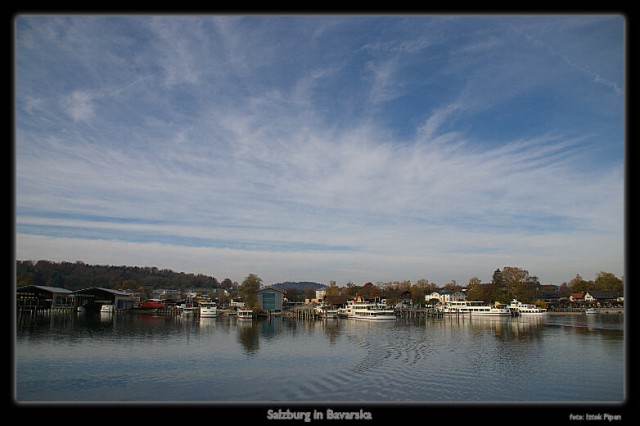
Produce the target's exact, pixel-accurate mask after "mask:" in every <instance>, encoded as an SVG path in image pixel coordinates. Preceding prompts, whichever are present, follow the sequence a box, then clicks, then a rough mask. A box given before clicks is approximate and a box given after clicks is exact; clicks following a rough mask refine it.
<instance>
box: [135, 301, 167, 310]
mask: <svg viewBox="0 0 640 426" xmlns="http://www.w3.org/2000/svg"><path fill="white" fill-rule="evenodd" d="M166 307H167V305H166V304H165V303H163V302H162V300H160V299H147V300H145V301H144V302H140V303H139V304H138V308H139V309H162V308H166Z"/></svg>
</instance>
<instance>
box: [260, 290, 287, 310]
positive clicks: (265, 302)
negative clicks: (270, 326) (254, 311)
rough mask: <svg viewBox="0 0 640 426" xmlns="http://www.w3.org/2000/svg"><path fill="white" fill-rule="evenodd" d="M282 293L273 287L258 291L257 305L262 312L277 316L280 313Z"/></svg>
mask: <svg viewBox="0 0 640 426" xmlns="http://www.w3.org/2000/svg"><path fill="white" fill-rule="evenodd" d="M283 300H284V292H283V291H282V290H278V289H277V288H273V287H266V288H262V289H260V290H258V303H259V304H260V309H261V310H262V311H263V312H269V313H271V314H277V313H281V312H282V302H283Z"/></svg>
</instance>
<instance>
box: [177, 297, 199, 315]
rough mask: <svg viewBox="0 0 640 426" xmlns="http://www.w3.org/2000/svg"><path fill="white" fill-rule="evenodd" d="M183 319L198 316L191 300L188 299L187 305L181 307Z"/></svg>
mask: <svg viewBox="0 0 640 426" xmlns="http://www.w3.org/2000/svg"><path fill="white" fill-rule="evenodd" d="M180 309H181V310H182V312H181V314H182V316H183V317H192V316H194V315H195V314H196V307H195V306H194V303H193V301H192V300H191V299H187V301H186V302H185V303H183V304H182V305H181V306H180Z"/></svg>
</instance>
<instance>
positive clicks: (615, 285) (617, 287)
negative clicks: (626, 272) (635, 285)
mask: <svg viewBox="0 0 640 426" xmlns="http://www.w3.org/2000/svg"><path fill="white" fill-rule="evenodd" d="M594 285H595V289H596V290H600V291H607V290H611V291H622V290H623V289H624V283H623V281H622V280H621V279H620V278H618V277H616V276H615V275H613V274H612V273H610V272H604V271H600V272H599V273H598V274H596V279H595V281H594Z"/></svg>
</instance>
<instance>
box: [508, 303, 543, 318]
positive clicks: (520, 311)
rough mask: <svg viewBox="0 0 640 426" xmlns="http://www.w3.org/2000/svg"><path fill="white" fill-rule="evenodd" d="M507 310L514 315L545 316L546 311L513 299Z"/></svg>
mask: <svg viewBox="0 0 640 426" xmlns="http://www.w3.org/2000/svg"><path fill="white" fill-rule="evenodd" d="M509 310H510V311H511V313H512V314H514V315H522V316H525V315H547V314H548V312H547V310H546V309H543V308H540V307H538V306H536V305H532V304H530V303H522V302H519V301H518V300H516V299H513V300H512V301H511V303H510V304H509Z"/></svg>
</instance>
